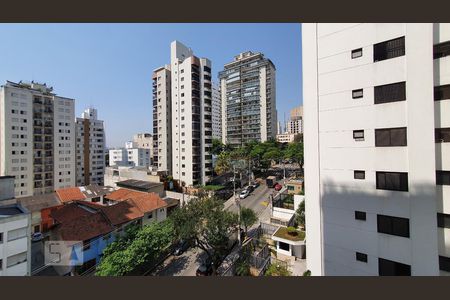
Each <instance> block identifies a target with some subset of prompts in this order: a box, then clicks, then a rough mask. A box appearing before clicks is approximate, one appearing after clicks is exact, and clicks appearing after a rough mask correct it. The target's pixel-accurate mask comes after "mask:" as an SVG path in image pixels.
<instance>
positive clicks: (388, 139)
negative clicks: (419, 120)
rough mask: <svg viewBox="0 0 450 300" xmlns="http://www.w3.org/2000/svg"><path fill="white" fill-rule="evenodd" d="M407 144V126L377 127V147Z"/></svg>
mask: <svg viewBox="0 0 450 300" xmlns="http://www.w3.org/2000/svg"><path fill="white" fill-rule="evenodd" d="M406 145H407V141H406V127H397V128H383V129H375V147H395V146H406Z"/></svg>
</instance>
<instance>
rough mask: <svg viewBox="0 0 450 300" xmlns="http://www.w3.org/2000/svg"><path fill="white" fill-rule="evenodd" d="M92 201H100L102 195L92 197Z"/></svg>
mask: <svg viewBox="0 0 450 300" xmlns="http://www.w3.org/2000/svg"><path fill="white" fill-rule="evenodd" d="M92 202H100V197H95V198H92Z"/></svg>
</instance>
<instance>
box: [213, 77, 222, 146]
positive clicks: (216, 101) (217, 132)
mask: <svg viewBox="0 0 450 300" xmlns="http://www.w3.org/2000/svg"><path fill="white" fill-rule="evenodd" d="M212 137H213V139H218V140H222V99H221V98H220V86H219V85H218V84H216V83H213V84H212Z"/></svg>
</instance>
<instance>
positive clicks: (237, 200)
mask: <svg viewBox="0 0 450 300" xmlns="http://www.w3.org/2000/svg"><path fill="white" fill-rule="evenodd" d="M233 196H234V201H235V202H236V205H237V207H238V243H239V246H241V243H242V241H241V202H240V201H239V198H238V197H236V166H235V165H234V164H233Z"/></svg>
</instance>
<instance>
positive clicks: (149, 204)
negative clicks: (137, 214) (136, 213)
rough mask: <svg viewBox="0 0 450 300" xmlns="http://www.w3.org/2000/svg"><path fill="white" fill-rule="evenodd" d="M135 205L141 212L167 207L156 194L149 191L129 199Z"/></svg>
mask: <svg viewBox="0 0 450 300" xmlns="http://www.w3.org/2000/svg"><path fill="white" fill-rule="evenodd" d="M131 200H132V201H133V202H134V203H135V204H136V206H137V207H138V208H139V209H140V210H141V211H142V212H143V213H148V212H151V211H154V210H156V209H159V208H163V207H167V203H166V202H165V201H164V200H162V199H161V198H160V197H159V196H158V194H155V193H149V194H145V195H142V196H139V197H133V198H132V199H131Z"/></svg>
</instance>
